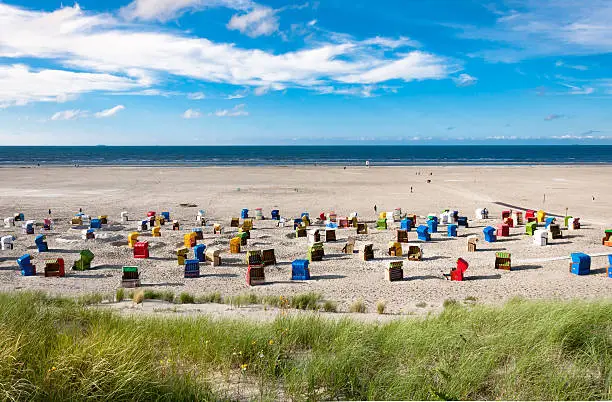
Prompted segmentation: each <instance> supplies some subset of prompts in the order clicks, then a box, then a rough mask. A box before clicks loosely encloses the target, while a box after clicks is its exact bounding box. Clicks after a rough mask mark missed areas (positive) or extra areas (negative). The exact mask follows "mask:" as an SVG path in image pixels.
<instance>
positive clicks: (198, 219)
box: [196, 209, 238, 227]
mask: <svg viewBox="0 0 612 402" xmlns="http://www.w3.org/2000/svg"><path fill="white" fill-rule="evenodd" d="M205 215H206V211H204V210H203V209H200V210H199V211H198V214H197V215H196V223H199V224H200V226H204V225H206V218H205ZM232 219H233V218H232ZM236 219H238V218H236ZM236 227H237V226H236Z"/></svg>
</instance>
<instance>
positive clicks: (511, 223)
mask: <svg viewBox="0 0 612 402" xmlns="http://www.w3.org/2000/svg"><path fill="white" fill-rule="evenodd" d="M503 222H504V224H505V225H508V227H511V228H513V227H514V219H512V217H511V216H509V217H507V218H505V219H504V221H503Z"/></svg>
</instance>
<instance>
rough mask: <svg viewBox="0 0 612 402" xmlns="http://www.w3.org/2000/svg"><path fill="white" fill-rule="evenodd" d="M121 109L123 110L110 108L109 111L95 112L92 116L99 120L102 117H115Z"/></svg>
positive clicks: (119, 106) (121, 106)
mask: <svg viewBox="0 0 612 402" xmlns="http://www.w3.org/2000/svg"><path fill="white" fill-rule="evenodd" d="M123 109H125V106H123V105H117V106H115V107H112V108H110V109H106V110H101V111H99V112H97V113H96V114H94V116H96V117H97V118H99V119H100V118H104V117H111V116H114V115H116V114H117V113H119V112H120V111H122V110H123Z"/></svg>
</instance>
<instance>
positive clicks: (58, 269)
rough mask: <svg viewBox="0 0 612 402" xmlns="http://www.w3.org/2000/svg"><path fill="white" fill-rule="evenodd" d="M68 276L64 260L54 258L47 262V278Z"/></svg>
mask: <svg viewBox="0 0 612 402" xmlns="http://www.w3.org/2000/svg"><path fill="white" fill-rule="evenodd" d="M64 276H66V271H65V268H64V259H63V258H54V259H52V260H45V277H60V278H63V277H64Z"/></svg>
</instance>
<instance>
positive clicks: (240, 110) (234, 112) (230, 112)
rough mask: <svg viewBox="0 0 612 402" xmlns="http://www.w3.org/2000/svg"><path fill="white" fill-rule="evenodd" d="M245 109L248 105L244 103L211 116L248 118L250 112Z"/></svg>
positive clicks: (218, 111)
mask: <svg viewBox="0 0 612 402" xmlns="http://www.w3.org/2000/svg"><path fill="white" fill-rule="evenodd" d="M245 107H246V105H245V104H244V103H241V104H240V105H236V106H234V107H233V108H232V109H223V110H217V111H216V112H214V113H211V115H214V116H217V117H237V116H248V115H249V112H247V111H246V110H244V108H245Z"/></svg>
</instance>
